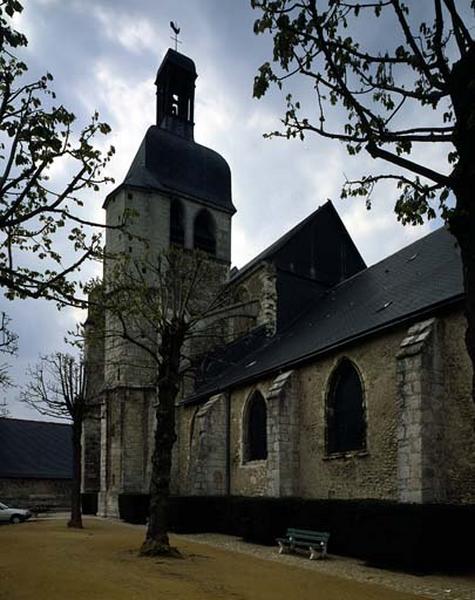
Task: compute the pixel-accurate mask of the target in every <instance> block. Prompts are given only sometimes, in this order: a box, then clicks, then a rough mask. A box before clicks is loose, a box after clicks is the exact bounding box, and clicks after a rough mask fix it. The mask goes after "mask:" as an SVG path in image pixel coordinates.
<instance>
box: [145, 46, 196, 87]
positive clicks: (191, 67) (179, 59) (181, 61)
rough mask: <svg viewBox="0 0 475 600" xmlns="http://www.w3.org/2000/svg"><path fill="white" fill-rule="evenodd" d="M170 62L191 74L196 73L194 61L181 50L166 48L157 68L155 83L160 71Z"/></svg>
mask: <svg viewBox="0 0 475 600" xmlns="http://www.w3.org/2000/svg"><path fill="white" fill-rule="evenodd" d="M170 64H172V65H175V66H177V67H180V69H184V70H185V71H189V72H190V73H192V74H193V75H196V67H195V63H194V62H193V61H192V59H191V58H190V57H188V56H185V55H184V54H182V53H181V52H177V51H176V50H173V48H168V50H167V53H166V54H165V57H164V59H163V60H162V63H161V65H160V66H159V68H158V71H157V78H156V80H155V83H157V80H158V79H159V77H160V74H161V73H162V71H163V70H164V69H165V68H166V67H167V66H168V65H170Z"/></svg>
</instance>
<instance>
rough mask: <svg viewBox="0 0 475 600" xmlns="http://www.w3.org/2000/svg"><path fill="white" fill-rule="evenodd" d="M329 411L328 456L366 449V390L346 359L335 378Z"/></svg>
mask: <svg viewBox="0 0 475 600" xmlns="http://www.w3.org/2000/svg"><path fill="white" fill-rule="evenodd" d="M326 409H327V414H326V419H327V423H326V450H327V454H332V453H335V452H347V451H350V450H364V449H366V419H365V409H364V402H363V389H362V386H361V380H360V377H359V375H358V372H357V370H356V369H355V367H354V365H353V364H352V363H351V361H349V360H348V359H346V358H345V359H343V360H342V361H341V362H340V364H339V365H338V366H337V367H336V369H335V371H334V372H333V374H332V376H331V379H330V386H329V390H328V396H327V407H326Z"/></svg>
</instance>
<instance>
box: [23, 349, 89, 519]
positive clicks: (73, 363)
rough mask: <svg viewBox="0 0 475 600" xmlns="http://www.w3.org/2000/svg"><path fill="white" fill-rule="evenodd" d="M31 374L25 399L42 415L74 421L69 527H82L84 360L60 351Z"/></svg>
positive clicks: (85, 384)
mask: <svg viewBox="0 0 475 600" xmlns="http://www.w3.org/2000/svg"><path fill="white" fill-rule="evenodd" d="M28 377H29V380H28V382H27V384H26V385H25V386H24V388H23V389H22V392H21V396H20V398H21V400H22V401H23V402H25V403H26V404H28V405H29V406H31V407H33V408H34V409H35V410H37V411H38V412H39V413H40V414H42V415H45V416H48V417H55V418H60V419H67V420H71V421H72V442H73V450H72V451H73V481H72V488H71V517H70V520H69V522H68V527H75V528H82V517H81V436H82V426H83V421H84V418H85V415H86V410H87V405H86V392H87V390H86V387H87V382H86V376H85V368H84V363H83V361H82V360H81V359H76V358H75V357H74V356H71V355H70V354H64V353H61V352H57V353H56V354H51V355H49V356H42V357H41V359H40V361H39V362H38V364H37V365H36V366H35V367H34V368H33V369H30V370H29V371H28Z"/></svg>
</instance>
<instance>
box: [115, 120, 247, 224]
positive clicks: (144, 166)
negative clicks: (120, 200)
mask: <svg viewBox="0 0 475 600" xmlns="http://www.w3.org/2000/svg"><path fill="white" fill-rule="evenodd" d="M123 185H128V186H132V187H138V188H141V189H149V190H158V191H162V192H165V193H172V194H183V195H184V196H186V197H190V198H192V199H197V200H199V201H200V202H202V203H203V204H208V205H209V206H211V207H215V208H219V209H221V210H225V211H226V212H228V213H231V214H233V213H234V212H236V209H235V208H234V205H233V203H232V199H231V170H230V168H229V165H228V163H227V162H226V161H225V160H224V158H223V157H222V156H221V155H220V154H218V153H217V152H215V151H214V150H211V149H210V148H206V146H202V145H201V144H197V143H196V142H194V141H193V140H189V139H186V138H184V137H182V136H180V135H176V134H175V133H172V132H170V131H168V130H167V129H164V128H162V127H159V126H157V125H152V126H151V127H149V128H148V130H147V133H146V134H145V137H144V139H143V140H142V143H141V145H140V147H139V150H138V152H137V154H136V155H135V158H134V160H133V162H132V165H131V167H130V169H129V171H128V173H127V175H126V177H125V179H124V182H123V183H122V184H121V186H123ZM121 186H119V187H121ZM116 191H117V190H114V191H113V192H111V193H110V194H109V195H108V198H109V197H110V196H111V195H112V194H114V193H115V192H116ZM106 201H107V200H106Z"/></svg>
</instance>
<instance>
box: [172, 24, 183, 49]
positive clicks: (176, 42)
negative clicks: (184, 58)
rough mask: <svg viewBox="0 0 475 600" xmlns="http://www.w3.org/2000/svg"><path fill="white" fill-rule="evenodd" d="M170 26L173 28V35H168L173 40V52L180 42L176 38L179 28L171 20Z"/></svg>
mask: <svg viewBox="0 0 475 600" xmlns="http://www.w3.org/2000/svg"><path fill="white" fill-rule="evenodd" d="M170 27H171V28H172V29H173V31H174V33H175V36H170V37H171V39H172V40H173V41H174V42H175V52H178V44H181V42H180V40H179V39H178V34H179V33H180V28H179V27H178V25H177V24H176V23H174V22H173V21H170Z"/></svg>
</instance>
